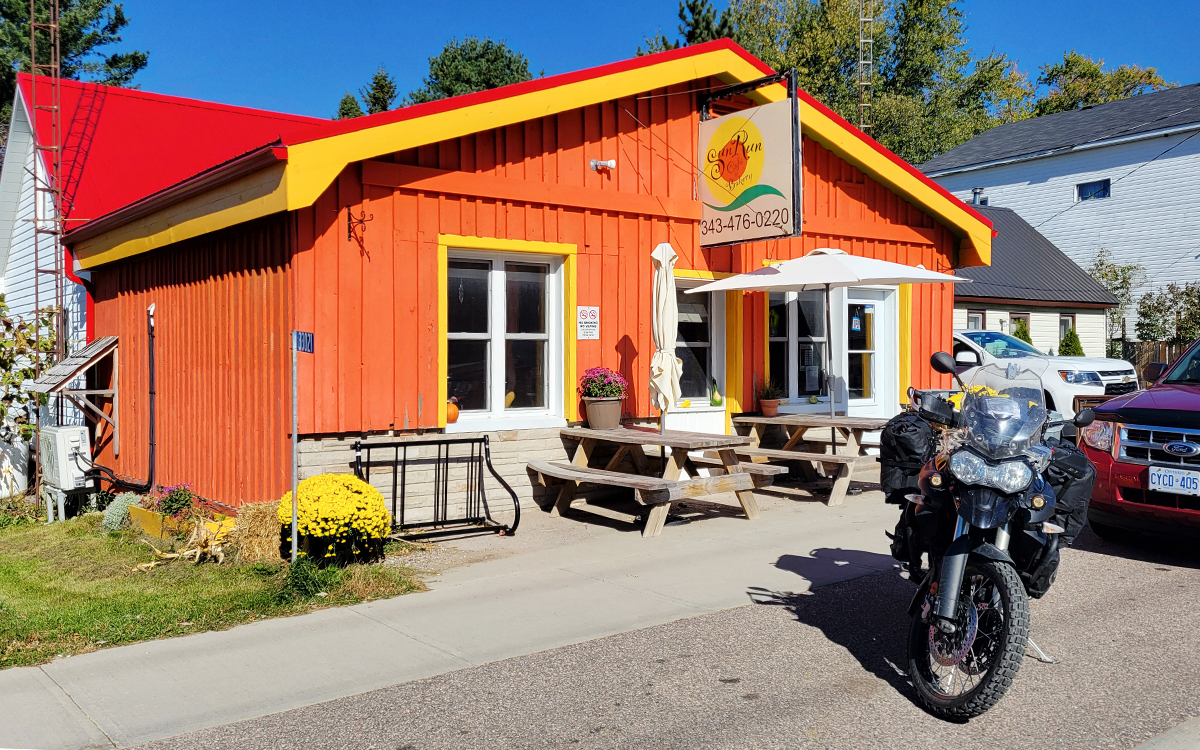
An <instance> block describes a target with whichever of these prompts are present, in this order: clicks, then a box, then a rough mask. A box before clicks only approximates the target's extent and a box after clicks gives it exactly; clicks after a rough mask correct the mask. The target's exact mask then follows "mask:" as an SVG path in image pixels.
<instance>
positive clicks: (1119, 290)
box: [1087, 248, 1145, 358]
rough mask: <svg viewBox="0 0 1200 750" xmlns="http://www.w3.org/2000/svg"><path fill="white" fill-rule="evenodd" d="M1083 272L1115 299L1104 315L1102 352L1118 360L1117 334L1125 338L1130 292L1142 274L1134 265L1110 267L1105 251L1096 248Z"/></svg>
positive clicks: (1138, 267) (1106, 250)
mask: <svg viewBox="0 0 1200 750" xmlns="http://www.w3.org/2000/svg"><path fill="white" fill-rule="evenodd" d="M1087 272H1088V273H1089V274H1090V275H1091V277H1092V278H1093V279H1095V280H1096V281H1098V282H1099V283H1100V286H1102V287H1104V288H1105V289H1107V290H1108V291H1109V293H1110V294H1112V296H1114V297H1116V298H1117V306H1116V307H1112V308H1109V309H1108V310H1107V311H1106V312H1105V314H1104V341H1105V346H1104V351H1105V354H1106V356H1109V357H1117V358H1120V357H1121V356H1122V353H1121V348H1122V347H1121V342H1120V341H1119V340H1117V334H1118V333H1119V334H1120V335H1121V338H1124V337H1125V316H1127V315H1128V314H1129V310H1130V308H1131V307H1133V290H1134V289H1136V288H1137V287H1138V285H1139V284H1141V283H1142V279H1143V278H1144V276H1145V271H1144V270H1143V269H1142V267H1141V266H1139V265H1137V264H1132V263H1131V264H1129V265H1121V264H1119V263H1114V262H1113V261H1112V254H1111V253H1110V252H1109V251H1108V249H1107V248H1100V250H1098V251H1097V252H1096V257H1095V258H1093V259H1092V265H1091V266H1089V267H1088V269H1087Z"/></svg>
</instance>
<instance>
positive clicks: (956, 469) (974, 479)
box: [950, 450, 988, 484]
mask: <svg viewBox="0 0 1200 750" xmlns="http://www.w3.org/2000/svg"><path fill="white" fill-rule="evenodd" d="M987 469H988V465H987V462H986V461H984V460H983V459H982V458H980V457H979V456H976V455H975V454H974V453H972V452H971V451H965V450H960V451H958V452H957V453H955V454H954V455H953V456H951V457H950V471H951V472H953V473H954V476H956V477H958V481H960V482H962V483H963V484H980V483H981V482H983V479H984V477H986V476H987Z"/></svg>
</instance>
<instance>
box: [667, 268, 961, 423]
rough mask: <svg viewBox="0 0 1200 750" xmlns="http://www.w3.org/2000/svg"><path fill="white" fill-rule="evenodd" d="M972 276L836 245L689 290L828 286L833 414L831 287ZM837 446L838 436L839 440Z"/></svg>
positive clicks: (831, 408)
mask: <svg viewBox="0 0 1200 750" xmlns="http://www.w3.org/2000/svg"><path fill="white" fill-rule="evenodd" d="M960 281H970V279H965V278H963V277H961V276H952V275H950V274H945V273H938V272H936V271H927V270H925V269H924V268H914V267H913V266H906V265H904V264H902V263H892V262H891V261H886V260H877V259H875V258H864V257H862V256H859V255H850V254H848V253H846V252H845V251H844V250H837V249H835V248H831V247H822V248H817V249H816V250H813V251H811V252H809V253H808V254H807V255H805V256H804V257H803V258H796V259H794V260H786V261H783V262H782V263H774V264H772V265H769V266H764V267H763V268H759V269H756V270H754V271H751V272H749V273H743V274H739V275H737V276H730V277H729V278H727V279H721V280H720V281H714V282H712V283H710V284H705V285H704V286H699V287H696V288H695V289H688V290H687V291H686V292H685V293H686V294H699V293H701V292H724V291H738V290H741V291H748V292H807V291H816V290H824V291H825V330H826V332H827V334H826V335H827V336H828V341H829V344H828V345H826V347H825V385H826V390H827V391H828V392H829V416H830V418H833V417H834V416H836V411H835V409H836V406H835V404H834V402H835V401H836V395H835V394H834V388H833V372H832V367H831V362H832V356H833V354H832V349H833V347H832V342H833V335H832V326H831V325H830V313H829V292H830V290H831V289H834V288H837V287H848V286H864V285H867V284H889V285H890V284H953V283H955V282H960ZM834 445H835V446H836V440H835V442H834Z"/></svg>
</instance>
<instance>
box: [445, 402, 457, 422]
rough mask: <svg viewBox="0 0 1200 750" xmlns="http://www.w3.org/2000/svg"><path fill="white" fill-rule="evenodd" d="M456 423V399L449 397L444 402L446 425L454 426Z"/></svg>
mask: <svg viewBox="0 0 1200 750" xmlns="http://www.w3.org/2000/svg"><path fill="white" fill-rule="evenodd" d="M457 421H458V397H457V396H451V397H450V400H449V401H447V402H446V424H454V423H455V422H457Z"/></svg>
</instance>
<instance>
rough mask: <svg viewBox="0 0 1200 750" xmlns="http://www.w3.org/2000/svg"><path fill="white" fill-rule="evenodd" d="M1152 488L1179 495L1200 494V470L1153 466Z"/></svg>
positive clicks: (1151, 469) (1151, 468)
mask: <svg viewBox="0 0 1200 750" xmlns="http://www.w3.org/2000/svg"><path fill="white" fill-rule="evenodd" d="M1150 489H1152V490H1158V491H1159V492H1174V493H1176V494H1178V495H1200V472H1197V471H1184V470H1183V469H1168V468H1166V467H1165V466H1151V467H1150Z"/></svg>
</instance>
